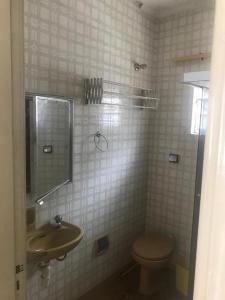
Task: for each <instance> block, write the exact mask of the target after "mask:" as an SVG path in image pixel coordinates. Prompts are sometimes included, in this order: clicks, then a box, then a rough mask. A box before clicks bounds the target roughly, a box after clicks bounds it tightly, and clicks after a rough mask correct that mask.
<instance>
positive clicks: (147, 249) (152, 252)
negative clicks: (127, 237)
mask: <svg viewBox="0 0 225 300" xmlns="http://www.w3.org/2000/svg"><path fill="white" fill-rule="evenodd" d="M173 249H174V241H173V240H172V239H171V238H168V237H165V236H163V235H160V234H158V233H157V234H156V233H151V234H147V235H145V236H143V237H141V238H139V239H137V240H136V241H135V242H134V244H133V253H134V255H136V256H137V257H140V258H141V259H143V260H150V261H161V260H165V259H167V258H168V257H169V256H171V254H172V252H173Z"/></svg>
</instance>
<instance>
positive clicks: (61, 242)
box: [27, 222, 84, 261]
mask: <svg viewBox="0 0 225 300" xmlns="http://www.w3.org/2000/svg"><path fill="white" fill-rule="evenodd" d="M83 235H84V231H83V229H82V228H81V227H79V226H77V225H72V224H70V223H67V222H62V225H61V226H60V227H56V226H53V225H52V224H46V225H43V226H42V227H40V228H39V229H37V230H35V231H33V232H31V233H30V234H29V235H28V237H27V252H28V255H31V256H32V257H33V258H35V257H36V258H40V259H42V260H44V261H49V260H50V259H54V258H60V257H62V256H64V255H65V254H66V253H67V252H69V251H71V250H72V249H73V248H75V247H76V246H77V245H78V244H79V243H80V241H81V240H82V238H83Z"/></svg>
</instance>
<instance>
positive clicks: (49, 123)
mask: <svg viewBox="0 0 225 300" xmlns="http://www.w3.org/2000/svg"><path fill="white" fill-rule="evenodd" d="M72 111H73V110H72V100H71V99H64V98H56V97H50V96H46V97H45V96H40V95H26V161H27V193H28V194H29V195H30V198H31V200H35V201H36V202H38V203H39V204H42V203H43V201H42V199H43V198H44V197H46V196H47V195H49V193H51V192H53V191H55V190H56V189H58V188H60V187H61V186H62V185H64V184H66V183H68V182H71V181H72V123H73V118H72V116H73V114H72Z"/></svg>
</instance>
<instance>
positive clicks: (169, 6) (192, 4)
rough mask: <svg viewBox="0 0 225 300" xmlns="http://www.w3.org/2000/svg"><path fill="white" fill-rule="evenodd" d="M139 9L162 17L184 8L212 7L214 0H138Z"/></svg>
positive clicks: (184, 9)
mask: <svg viewBox="0 0 225 300" xmlns="http://www.w3.org/2000/svg"><path fill="white" fill-rule="evenodd" d="M135 2H136V3H143V6H142V8H141V10H143V12H146V13H147V14H151V15H155V16H158V17H164V16H167V15H170V14H173V13H179V12H182V11H186V10H190V9H191V10H192V9H199V8H210V7H214V5H215V0H140V1H135Z"/></svg>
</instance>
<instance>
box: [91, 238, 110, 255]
mask: <svg viewBox="0 0 225 300" xmlns="http://www.w3.org/2000/svg"><path fill="white" fill-rule="evenodd" d="M108 249H109V237H108V235H105V236H103V237H100V238H99V239H97V240H96V242H95V245H94V253H95V255H96V256H99V255H102V254H104V253H105V252H106V251H107V250H108Z"/></svg>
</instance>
